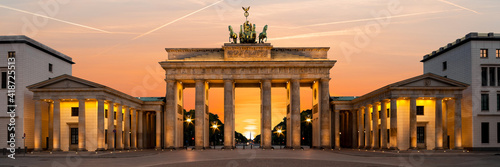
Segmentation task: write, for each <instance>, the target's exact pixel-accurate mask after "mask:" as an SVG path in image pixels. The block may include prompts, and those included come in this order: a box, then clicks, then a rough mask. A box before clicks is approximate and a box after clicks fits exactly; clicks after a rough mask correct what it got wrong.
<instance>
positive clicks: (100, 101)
mask: <svg viewBox="0 0 500 167" xmlns="http://www.w3.org/2000/svg"><path fill="white" fill-rule="evenodd" d="M54 104H55V101H54ZM58 105H59V102H58ZM58 110H59V109H58ZM54 117H55V109H54ZM104 135H105V134H104V98H97V151H103V150H104V146H105V141H104ZM54 143H55V142H54Z"/></svg>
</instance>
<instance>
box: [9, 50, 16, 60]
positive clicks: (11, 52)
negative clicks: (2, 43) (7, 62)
mask: <svg viewBox="0 0 500 167" xmlns="http://www.w3.org/2000/svg"><path fill="white" fill-rule="evenodd" d="M15 57H16V52H14V51H10V52H9V56H8V58H15Z"/></svg>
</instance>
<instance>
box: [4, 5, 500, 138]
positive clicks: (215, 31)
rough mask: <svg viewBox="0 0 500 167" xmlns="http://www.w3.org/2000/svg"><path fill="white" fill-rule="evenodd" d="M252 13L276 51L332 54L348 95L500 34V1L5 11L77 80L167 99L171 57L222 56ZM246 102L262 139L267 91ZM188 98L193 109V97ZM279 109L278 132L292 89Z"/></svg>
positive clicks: (339, 84)
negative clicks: (190, 51)
mask: <svg viewBox="0 0 500 167" xmlns="http://www.w3.org/2000/svg"><path fill="white" fill-rule="evenodd" d="M242 6H251V9H250V11H249V12H250V16H249V18H248V19H249V21H251V22H252V23H253V24H256V25H257V32H260V31H261V30H262V27H263V26H264V25H266V24H267V25H269V29H268V31H267V34H268V37H269V39H268V42H269V43H272V45H273V46H276V47H300V46H307V47H311V46H314V47H317V46H322V47H331V49H330V51H329V52H328V55H329V56H328V57H329V58H330V59H334V60H338V62H337V64H336V65H335V66H334V68H333V69H332V70H331V71H330V72H331V78H332V80H331V81H330V93H331V94H332V95H342V96H346V95H350V96H352V95H355V96H359V95H363V94H364V93H367V92H369V91H371V90H374V89H377V88H379V87H381V86H384V85H387V84H389V83H392V82H396V81H399V80H402V79H406V78H409V77H412V76H415V75H419V74H421V73H422V64H421V63H420V62H419V60H421V59H422V56H424V55H425V54H427V53H430V52H432V51H433V50H436V49H438V48H439V47H442V46H444V45H446V44H447V43H449V42H452V41H454V40H455V39H456V38H460V37H462V36H464V35H465V34H467V33H469V32H494V31H496V32H499V30H498V27H499V26H500V23H499V22H498V21H495V20H496V19H497V18H498V16H499V15H500V10H498V7H499V6H500V2H499V1H497V0H475V1H467V0H446V1H445V0H419V1H415V0H399V1H398V0H335V1H326V0H309V1H299V0H275V1H264V0H254V1H244V0H225V1H221V0H185V1H184V0H183V1H173V0H169V1H165V0H151V1H136V0H86V1H55V0H50V1H30V0H17V1H8V2H0V11H1V13H2V14H1V15H0V20H1V21H0V27H2V28H1V29H0V33H1V34H2V35H10V34H23V35H27V36H29V37H31V38H33V39H35V40H37V41H39V42H41V43H44V44H46V45H48V46H50V47H52V48H54V49H56V50H58V51H60V52H62V53H64V54H66V55H68V56H71V57H72V58H73V61H74V62H76V64H75V65H73V75H75V76H77V77H81V78H84V79H88V80H91V81H94V82H97V83H101V84H104V85H107V86H110V87H112V88H115V89H117V90H120V91H122V92H125V93H128V94H131V95H134V96H164V95H165V83H164V80H163V78H164V71H163V69H161V67H160V66H159V64H158V62H159V61H163V60H165V59H166V58H167V53H166V51H165V50H164V48H167V47H168V48H175V47H186V48H189V47H220V46H221V45H223V43H225V42H228V41H227V40H228V31H227V26H228V25H232V26H233V27H237V26H238V25H240V24H242V23H243V21H244V20H245V18H244V16H243V10H242V9H241V7H242ZM37 14H38V15H37ZM55 68H57V67H55ZM236 93H237V95H236V103H237V104H236V122H237V123H236V126H237V127H236V130H237V131H240V132H244V133H245V134H246V135H248V133H249V132H250V131H253V133H252V134H258V133H259V131H260V130H259V113H260V112H259V111H258V109H259V108H260V106H259V105H260V104H259V99H260V97H259V96H260V94H259V92H258V89H237V90H236ZM210 94H216V95H217V94H219V96H213V95H211V96H209V97H210V111H213V112H214V113H216V114H219V115H220V117H221V118H223V113H222V112H223V110H222V107H223V99H222V97H223V96H222V89H213V90H211V91H210ZM301 95H302V96H301V108H302V109H308V108H310V107H311V99H310V98H311V96H310V90H307V89H301ZM184 97H185V98H186V100H185V101H186V103H185V106H186V108H187V109H191V108H193V106H194V105H193V104H194V100H193V97H194V96H193V91H192V90H189V89H188V90H187V91H186V94H185V96H184ZM217 97H219V98H217ZM272 100H273V106H272V109H273V110H272V112H273V113H272V116H273V126H274V124H276V123H278V122H279V121H280V120H281V119H282V117H283V116H284V111H285V110H284V106H285V105H284V89H279V88H276V89H272ZM252 136H255V135H252Z"/></svg>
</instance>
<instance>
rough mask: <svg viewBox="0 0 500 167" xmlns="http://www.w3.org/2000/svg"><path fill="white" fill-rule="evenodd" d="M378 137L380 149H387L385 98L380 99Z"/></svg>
mask: <svg viewBox="0 0 500 167" xmlns="http://www.w3.org/2000/svg"><path fill="white" fill-rule="evenodd" d="M380 118H381V120H380V139H381V141H380V142H381V143H382V145H381V146H380V148H381V149H387V103H386V100H382V101H380Z"/></svg>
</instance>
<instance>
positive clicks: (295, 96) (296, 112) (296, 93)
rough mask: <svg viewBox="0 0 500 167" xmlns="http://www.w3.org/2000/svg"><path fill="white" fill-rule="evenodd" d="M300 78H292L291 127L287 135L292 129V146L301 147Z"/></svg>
mask: <svg viewBox="0 0 500 167" xmlns="http://www.w3.org/2000/svg"><path fill="white" fill-rule="evenodd" d="M299 81H300V80H298V79H292V80H291V82H290V83H291V105H290V106H291V115H292V117H291V129H290V130H288V127H287V135H288V134H290V131H291V137H292V138H291V141H292V143H291V147H292V148H295V149H298V148H300V82H299Z"/></svg>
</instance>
